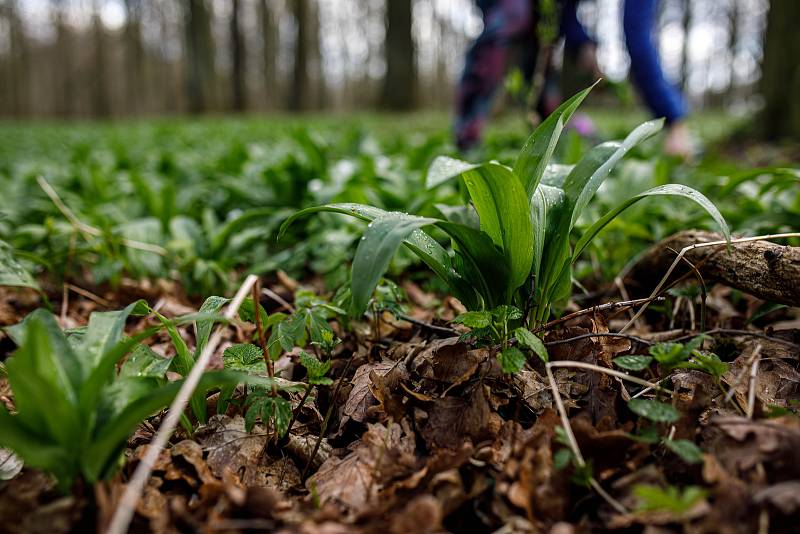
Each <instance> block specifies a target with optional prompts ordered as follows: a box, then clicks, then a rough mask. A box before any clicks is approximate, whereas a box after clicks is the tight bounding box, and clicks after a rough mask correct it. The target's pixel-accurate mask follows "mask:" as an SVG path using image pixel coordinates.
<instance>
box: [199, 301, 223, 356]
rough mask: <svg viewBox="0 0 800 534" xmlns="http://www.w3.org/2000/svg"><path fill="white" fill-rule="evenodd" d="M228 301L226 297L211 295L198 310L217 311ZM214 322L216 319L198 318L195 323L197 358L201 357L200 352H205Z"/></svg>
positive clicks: (203, 311) (204, 311)
mask: <svg viewBox="0 0 800 534" xmlns="http://www.w3.org/2000/svg"><path fill="white" fill-rule="evenodd" d="M228 301H229V299H226V298H225V297H218V296H211V297H208V298H207V299H206V300H205V302H203V305H202V306H200V310H198V311H199V312H200V313H217V312H219V310H221V309H222V307H223V306H224V305H225V304H226V303H227V302H228ZM214 323H215V321H214V320H212V319H204V320H202V321H200V320H198V321H197V322H196V323H195V332H196V335H195V337H196V341H195V345H196V346H195V349H194V357H195V358H199V357H200V353H201V352H203V349H204V348H205V346H206V344H207V343H208V338H209V337H211V329H212V328H213V327H214Z"/></svg>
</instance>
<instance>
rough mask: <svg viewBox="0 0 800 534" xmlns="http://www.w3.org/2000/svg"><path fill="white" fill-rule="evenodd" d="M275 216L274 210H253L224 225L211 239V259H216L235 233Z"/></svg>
mask: <svg viewBox="0 0 800 534" xmlns="http://www.w3.org/2000/svg"><path fill="white" fill-rule="evenodd" d="M275 214H276V209H275V208H255V209H251V210H248V211H245V212H244V213H242V214H241V215H239V216H238V217H236V218H235V219H232V220H230V221H228V222H227V223H225V224H224V225H223V226H222V227H221V228H220V229H219V230H218V231H217V232H216V233H215V234H214V236H213V237H212V238H211V257H212V258H215V257H217V256H218V255H219V254H220V252H222V250H223V249H224V248H225V246H226V245H227V244H228V242H229V241H230V238H231V236H232V235H234V234H235V233H236V232H238V231H240V230H242V229H243V228H247V227H249V226H250V225H252V224H253V223H254V222H255V221H258V220H259V219H265V218H267V217H274V216H275ZM273 224H274V223H273Z"/></svg>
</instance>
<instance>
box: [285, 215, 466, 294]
mask: <svg viewBox="0 0 800 534" xmlns="http://www.w3.org/2000/svg"><path fill="white" fill-rule="evenodd" d="M326 211H327V212H332V213H342V214H344V215H350V216H351V217H355V218H357V219H361V220H362V221H372V220H373V219H375V218H377V217H380V216H382V215H386V214H387V213H389V212H387V211H385V210H382V209H380V208H375V207H372V206H366V205H363V204H327V205H325V206H314V207H311V208H306V209H303V210H300V211H298V212H296V213H294V214H293V215H292V216H290V217H289V218H287V219H286V220H285V221H284V222H283V224H282V225H281V228H280V230H279V232H278V239H280V238H281V237H282V236H283V235H284V233H285V232H286V230H287V228H288V227H289V226H290V225H291V224H292V223H293V222H294V221H296V220H297V219H299V218H301V217H305V216H306V215H310V214H312V213H317V212H326ZM404 244H405V245H406V247H408V249H409V250H411V251H412V252H413V253H414V254H416V255H417V256H418V257H419V258H420V259H421V260H422V261H423V262H425V264H426V265H427V266H428V267H430V269H431V270H432V271H433V272H434V273H436V275H437V276H438V277H439V278H441V279H442V280H443V281H444V282H445V283H446V284H447V285H448V286H450V289H451V291H452V292H453V294H454V295H455V296H456V297H457V298H459V299H460V300H461V301H462V302H463V303H464V305H465V306H467V307H470V308H471V307H475V305H476V303H475V298H474V291H473V290H472V288H471V287H470V286H469V285H468V284H467V283H466V281H465V280H464V279H462V278H461V277H460V276H459V275H458V273H456V272H455V270H453V268H452V262H451V260H450V256H449V255H448V254H447V251H446V250H445V249H444V248H442V246H441V245H440V244H439V243H438V242H436V240H435V239H433V238H432V237H430V236H429V235H428V234H426V233H425V232H423V231H422V230H419V229H417V230H414V231H412V232H411V233H410V234H409V235H408V236H407V237H406V239H405V241H404Z"/></svg>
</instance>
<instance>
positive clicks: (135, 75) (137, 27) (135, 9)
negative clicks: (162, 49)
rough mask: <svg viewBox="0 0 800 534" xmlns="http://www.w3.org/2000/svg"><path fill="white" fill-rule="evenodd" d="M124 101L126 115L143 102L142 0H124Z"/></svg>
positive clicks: (137, 109)
mask: <svg viewBox="0 0 800 534" xmlns="http://www.w3.org/2000/svg"><path fill="white" fill-rule="evenodd" d="M124 35H125V100H126V106H127V111H128V113H137V112H138V111H139V110H140V109H141V103H142V101H143V100H144V98H143V97H144V95H143V94H142V92H143V90H144V61H145V57H144V46H143V45H142V0H125V33H124Z"/></svg>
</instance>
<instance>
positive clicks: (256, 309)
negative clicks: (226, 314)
mask: <svg viewBox="0 0 800 534" xmlns="http://www.w3.org/2000/svg"><path fill="white" fill-rule="evenodd" d="M260 286H261V282H260V280H256V283H255V284H253V290H252V297H253V316H254V317H255V321H256V331H257V332H258V344H259V345H260V346H261V354H262V356H263V357H264V363H266V364H267V374H268V375H269V378H270V381H271V382H272V396H273V397H277V396H278V386H277V384H275V364H274V362H273V361H272V357H271V356H270V355H269V351H267V337H266V336H265V335H264V327H263V325H262V324H261V299H260V295H261V287H260Z"/></svg>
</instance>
